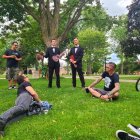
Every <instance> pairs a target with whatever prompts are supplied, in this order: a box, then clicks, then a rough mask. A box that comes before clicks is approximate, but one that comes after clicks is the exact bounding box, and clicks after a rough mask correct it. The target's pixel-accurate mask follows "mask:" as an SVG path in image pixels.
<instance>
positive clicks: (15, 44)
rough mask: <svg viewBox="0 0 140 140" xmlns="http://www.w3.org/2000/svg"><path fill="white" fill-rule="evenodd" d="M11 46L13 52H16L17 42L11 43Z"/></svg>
mask: <svg viewBox="0 0 140 140" xmlns="http://www.w3.org/2000/svg"><path fill="white" fill-rule="evenodd" d="M11 46H12V49H13V50H16V49H17V47H18V42H17V41H13V42H12V43H11Z"/></svg>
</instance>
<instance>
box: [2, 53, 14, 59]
mask: <svg viewBox="0 0 140 140" xmlns="http://www.w3.org/2000/svg"><path fill="white" fill-rule="evenodd" d="M2 58H5V59H8V58H16V56H15V55H10V56H8V55H5V54H4V55H3V56H2Z"/></svg>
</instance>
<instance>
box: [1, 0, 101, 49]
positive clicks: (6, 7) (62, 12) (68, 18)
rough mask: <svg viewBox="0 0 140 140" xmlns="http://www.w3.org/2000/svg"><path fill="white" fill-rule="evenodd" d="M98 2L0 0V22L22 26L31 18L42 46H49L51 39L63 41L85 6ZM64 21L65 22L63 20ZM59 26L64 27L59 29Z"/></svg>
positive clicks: (81, 0) (92, 0) (82, 0)
mask: <svg viewBox="0 0 140 140" xmlns="http://www.w3.org/2000/svg"><path fill="white" fill-rule="evenodd" d="M92 2H96V3H99V0H67V1H63V3H61V2H60V0H10V1H9V0H0V11H1V12H0V20H1V21H4V18H5V17H6V18H7V19H8V20H9V21H11V20H12V22H16V23H20V24H23V21H26V18H27V16H31V17H32V18H33V19H34V20H35V21H36V22H37V23H38V25H39V27H40V30H41V36H42V40H43V42H44V44H45V45H46V46H49V40H50V39H51V38H58V41H63V40H64V39H65V37H66V36H67V34H68V32H69V31H70V30H71V29H72V27H73V26H74V25H76V23H77V22H78V21H79V20H81V19H80V17H81V12H82V10H83V9H84V8H85V5H86V4H92ZM63 19H65V20H63ZM60 24H63V25H64V26H61V28H59V27H60Z"/></svg>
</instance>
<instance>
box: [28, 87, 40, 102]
mask: <svg viewBox="0 0 140 140" xmlns="http://www.w3.org/2000/svg"><path fill="white" fill-rule="evenodd" d="M26 90H27V91H28V92H29V93H30V94H31V96H33V98H34V99H35V100H36V101H37V102H41V100H40V98H39V96H38V94H37V93H36V91H35V90H34V89H33V88H32V87H31V86H27V87H26Z"/></svg>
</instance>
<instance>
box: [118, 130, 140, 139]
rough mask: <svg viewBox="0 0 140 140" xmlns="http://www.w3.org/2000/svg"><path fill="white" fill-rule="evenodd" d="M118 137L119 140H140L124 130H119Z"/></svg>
mask: <svg viewBox="0 0 140 140" xmlns="http://www.w3.org/2000/svg"><path fill="white" fill-rule="evenodd" d="M116 137H117V138H119V140H140V138H138V137H136V136H133V135H130V134H129V133H127V132H125V131H123V130H117V131H116Z"/></svg>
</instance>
